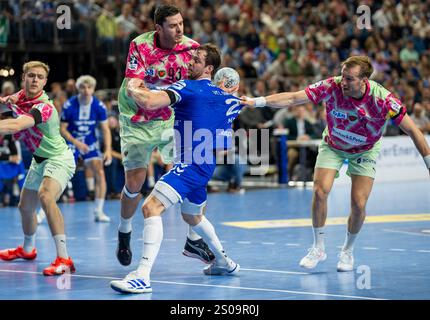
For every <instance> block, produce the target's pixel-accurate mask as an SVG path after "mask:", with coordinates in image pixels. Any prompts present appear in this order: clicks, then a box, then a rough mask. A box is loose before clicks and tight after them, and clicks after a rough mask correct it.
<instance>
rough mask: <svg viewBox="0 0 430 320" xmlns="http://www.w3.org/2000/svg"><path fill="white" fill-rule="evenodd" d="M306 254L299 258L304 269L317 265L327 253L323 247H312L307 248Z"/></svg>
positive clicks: (325, 257)
mask: <svg viewBox="0 0 430 320" xmlns="http://www.w3.org/2000/svg"><path fill="white" fill-rule="evenodd" d="M308 251H309V252H308V254H307V255H306V256H305V257H304V258H303V259H302V260H300V266H301V267H302V268H306V269H313V268H315V267H316V266H317V264H318V262H320V261H321V262H322V261H324V260H325V259H327V255H326V253H325V252H324V250H323V249H321V248H318V247H312V248H310V249H309V250H308Z"/></svg>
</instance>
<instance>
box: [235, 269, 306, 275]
mask: <svg viewBox="0 0 430 320" xmlns="http://www.w3.org/2000/svg"><path fill="white" fill-rule="evenodd" d="M240 270H244V271H256V272H269V273H285V274H304V275H308V274H312V273H310V272H297V271H283V270H268V269H245V268H240Z"/></svg>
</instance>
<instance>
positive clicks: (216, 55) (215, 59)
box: [197, 43, 221, 76]
mask: <svg viewBox="0 0 430 320" xmlns="http://www.w3.org/2000/svg"><path fill="white" fill-rule="evenodd" d="M197 50H199V51H200V50H203V51H205V52H206V61H205V66H213V67H214V69H213V70H212V76H213V75H214V74H215V72H216V71H217V70H218V68H219V66H220V65H221V53H220V51H219V49H218V47H217V46H216V45H214V44H213V43H207V44H204V45H201V46H200V47H199V48H198V49H197Z"/></svg>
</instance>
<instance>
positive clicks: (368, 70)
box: [342, 56, 373, 78]
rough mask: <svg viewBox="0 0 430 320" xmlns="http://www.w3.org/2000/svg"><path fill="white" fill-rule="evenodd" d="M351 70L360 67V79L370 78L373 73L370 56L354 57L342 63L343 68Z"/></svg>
mask: <svg viewBox="0 0 430 320" xmlns="http://www.w3.org/2000/svg"><path fill="white" fill-rule="evenodd" d="M343 66H345V67H346V68H348V69H349V68H351V67H355V66H360V77H361V78H363V77H366V78H370V76H371V75H372V73H373V66H372V61H371V60H370V58H369V57H368V56H352V57H349V58H348V59H346V60H345V61H344V62H342V67H343Z"/></svg>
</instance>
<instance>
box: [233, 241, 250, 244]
mask: <svg viewBox="0 0 430 320" xmlns="http://www.w3.org/2000/svg"><path fill="white" fill-rule="evenodd" d="M236 242H237V243H239V244H251V241H236Z"/></svg>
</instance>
